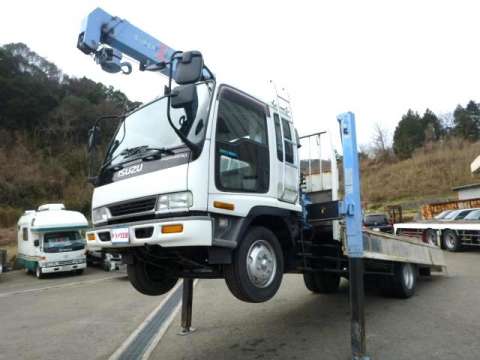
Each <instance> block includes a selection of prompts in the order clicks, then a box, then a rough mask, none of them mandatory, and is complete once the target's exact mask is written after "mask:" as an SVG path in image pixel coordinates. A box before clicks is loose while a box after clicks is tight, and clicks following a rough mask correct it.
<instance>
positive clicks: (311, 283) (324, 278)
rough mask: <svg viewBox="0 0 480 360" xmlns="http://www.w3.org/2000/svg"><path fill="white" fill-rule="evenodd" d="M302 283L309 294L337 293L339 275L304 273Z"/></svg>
mask: <svg viewBox="0 0 480 360" xmlns="http://www.w3.org/2000/svg"><path fill="white" fill-rule="evenodd" d="M303 281H304V282H305V286H306V287H307V289H308V290H310V291H311V292H314V293H317V294H332V293H335V292H337V291H338V287H339V286H340V275H339V274H335V273H327V272H319V273H312V272H308V273H304V274H303Z"/></svg>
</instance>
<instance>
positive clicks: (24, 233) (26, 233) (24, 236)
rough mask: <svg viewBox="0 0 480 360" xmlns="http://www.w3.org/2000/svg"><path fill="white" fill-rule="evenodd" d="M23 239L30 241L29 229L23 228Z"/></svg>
mask: <svg viewBox="0 0 480 360" xmlns="http://www.w3.org/2000/svg"><path fill="white" fill-rule="evenodd" d="M22 239H23V240H24V241H28V229H27V228H26V227H24V228H22Z"/></svg>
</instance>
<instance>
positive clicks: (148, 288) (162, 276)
mask: <svg viewBox="0 0 480 360" xmlns="http://www.w3.org/2000/svg"><path fill="white" fill-rule="evenodd" d="M127 275H128V280H129V281H130V283H131V284H132V285H133V287H134V288H135V289H136V290H137V291H139V292H141V293H142V294H144V295H149V296H158V295H163V294H165V293H167V292H169V291H170V290H171V289H172V288H173V287H174V286H175V284H176V283H177V281H178V277H172V276H167V274H166V273H165V271H164V270H163V269H161V268H159V267H155V266H153V265H150V264H147V263H145V262H143V261H141V260H138V259H135V261H134V263H133V264H129V265H128V266H127Z"/></svg>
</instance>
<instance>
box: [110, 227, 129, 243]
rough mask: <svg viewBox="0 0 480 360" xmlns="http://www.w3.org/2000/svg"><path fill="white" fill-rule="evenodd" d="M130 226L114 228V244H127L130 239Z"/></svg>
mask: <svg viewBox="0 0 480 360" xmlns="http://www.w3.org/2000/svg"><path fill="white" fill-rule="evenodd" d="M128 234H129V233H128V227H126V228H116V229H112V233H111V235H112V244H127V243H128V240H129V235H128Z"/></svg>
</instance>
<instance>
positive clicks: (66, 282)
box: [0, 268, 163, 360]
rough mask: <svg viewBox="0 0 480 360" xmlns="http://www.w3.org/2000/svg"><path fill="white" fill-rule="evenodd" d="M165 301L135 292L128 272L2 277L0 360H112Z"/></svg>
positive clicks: (0, 278)
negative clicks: (111, 357)
mask: <svg viewBox="0 0 480 360" xmlns="http://www.w3.org/2000/svg"><path fill="white" fill-rule="evenodd" d="M162 298H163V297H148V296H144V295H141V294H140V293H138V292H137V291H135V290H134V289H133V288H132V286H131V285H130V283H129V282H128V280H127V278H126V275H125V273H124V272H123V273H122V272H111V273H106V272H104V271H102V270H98V269H91V268H88V269H87V270H86V271H85V273H84V275H81V276H71V275H61V274H55V275H53V276H51V277H49V278H46V279H42V280H38V279H36V278H35V277H34V276H32V275H26V274H24V273H23V272H22V271H13V272H10V273H5V274H2V275H0V359H2V360H3V359H8V360H10V359H49V360H54V359H62V360H63V359H74V360H75V359H106V358H108V357H109V356H110V355H111V354H112V353H113V352H114V351H115V350H116V349H117V348H118V347H119V346H120V344H121V343H122V342H123V341H124V340H125V339H126V338H127V337H128V336H129V335H130V334H131V333H132V332H133V331H134V330H135V329H136V328H137V326H138V325H139V324H140V323H141V322H142V321H143V320H144V319H145V318H146V317H147V315H148V314H149V313H150V312H151V311H152V310H153V309H154V308H155V307H156V306H157V305H158V304H159V303H160V301H161V300H162Z"/></svg>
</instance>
